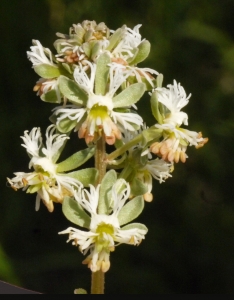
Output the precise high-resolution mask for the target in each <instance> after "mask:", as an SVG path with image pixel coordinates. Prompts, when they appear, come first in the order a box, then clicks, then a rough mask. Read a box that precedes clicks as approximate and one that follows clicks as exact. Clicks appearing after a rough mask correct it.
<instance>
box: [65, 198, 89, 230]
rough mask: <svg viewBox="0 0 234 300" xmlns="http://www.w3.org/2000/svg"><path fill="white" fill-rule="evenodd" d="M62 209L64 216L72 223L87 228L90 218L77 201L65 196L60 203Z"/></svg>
mask: <svg viewBox="0 0 234 300" xmlns="http://www.w3.org/2000/svg"><path fill="white" fill-rule="evenodd" d="M62 211H63V214H64V215H65V217H66V218H67V219H68V220H69V221H70V222H72V223H74V224H76V225H78V226H80V227H85V228H89V227H90V222H91V218H90V216H89V215H88V214H87V213H86V212H85V211H84V210H83V208H82V207H81V206H80V205H79V203H78V202H77V201H76V200H74V199H73V198H70V197H65V198H64V200H63V204H62Z"/></svg>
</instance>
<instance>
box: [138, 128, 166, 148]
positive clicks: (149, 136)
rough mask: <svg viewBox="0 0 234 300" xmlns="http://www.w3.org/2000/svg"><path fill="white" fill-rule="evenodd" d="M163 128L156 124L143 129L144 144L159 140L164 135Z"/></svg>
mask: <svg viewBox="0 0 234 300" xmlns="http://www.w3.org/2000/svg"><path fill="white" fill-rule="evenodd" d="M162 132H163V130H162V129H160V128H156V127H154V126H152V127H150V128H148V129H146V130H143V131H142V136H143V138H142V145H144V146H146V145H147V144H148V143H150V142H152V141H153V142H155V141H158V140H159V139H160V138H161V137H162Z"/></svg>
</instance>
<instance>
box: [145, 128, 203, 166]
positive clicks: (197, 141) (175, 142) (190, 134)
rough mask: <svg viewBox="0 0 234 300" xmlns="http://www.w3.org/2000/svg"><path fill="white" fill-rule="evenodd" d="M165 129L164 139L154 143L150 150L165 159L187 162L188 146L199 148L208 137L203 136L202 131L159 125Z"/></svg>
mask: <svg viewBox="0 0 234 300" xmlns="http://www.w3.org/2000/svg"><path fill="white" fill-rule="evenodd" d="M157 127H158V128H160V127H162V129H164V130H165V132H164V136H165V137H164V140H163V141H161V142H156V143H153V144H152V145H151V146H150V151H151V152H152V153H154V154H157V155H159V156H160V157H162V159H164V160H165V161H169V162H173V161H174V162H176V163H178V162H179V161H181V162H183V163H185V162H186V159H187V158H188V155H187V154H186V150H187V146H195V147H196V148H197V149H198V148H201V147H203V146H204V145H205V144H206V143H207V142H208V138H203V137H202V133H201V132H195V131H190V130H187V129H184V128H177V127H175V126H173V125H168V126H167V127H165V126H163V125H157Z"/></svg>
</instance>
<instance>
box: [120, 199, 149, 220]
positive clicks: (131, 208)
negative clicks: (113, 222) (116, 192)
mask: <svg viewBox="0 0 234 300" xmlns="http://www.w3.org/2000/svg"><path fill="white" fill-rule="evenodd" d="M144 204H145V201H144V199H143V197H142V196H138V197H135V198H134V199H132V200H130V201H129V202H128V203H127V204H126V205H125V206H124V207H123V208H122V209H121V210H120V213H119V215H118V220H119V225H120V226H121V225H125V224H127V223H130V222H131V221H132V220H134V219H136V218H137V217H138V216H139V215H140V214H141V213H142V211H143V209H144Z"/></svg>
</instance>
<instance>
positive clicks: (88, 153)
mask: <svg viewBox="0 0 234 300" xmlns="http://www.w3.org/2000/svg"><path fill="white" fill-rule="evenodd" d="M94 151H95V148H94V147H93V148H87V149H84V150H81V151H79V152H76V153H75V154H73V155H72V156H70V157H69V158H67V159H66V160H64V161H62V162H61V163H59V164H58V165H57V172H59V173H60V172H67V171H70V170H74V169H76V168H78V167H80V166H81V165H83V164H84V163H85V162H86V161H87V160H89V159H90V158H91V157H92V156H93V155H94Z"/></svg>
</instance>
